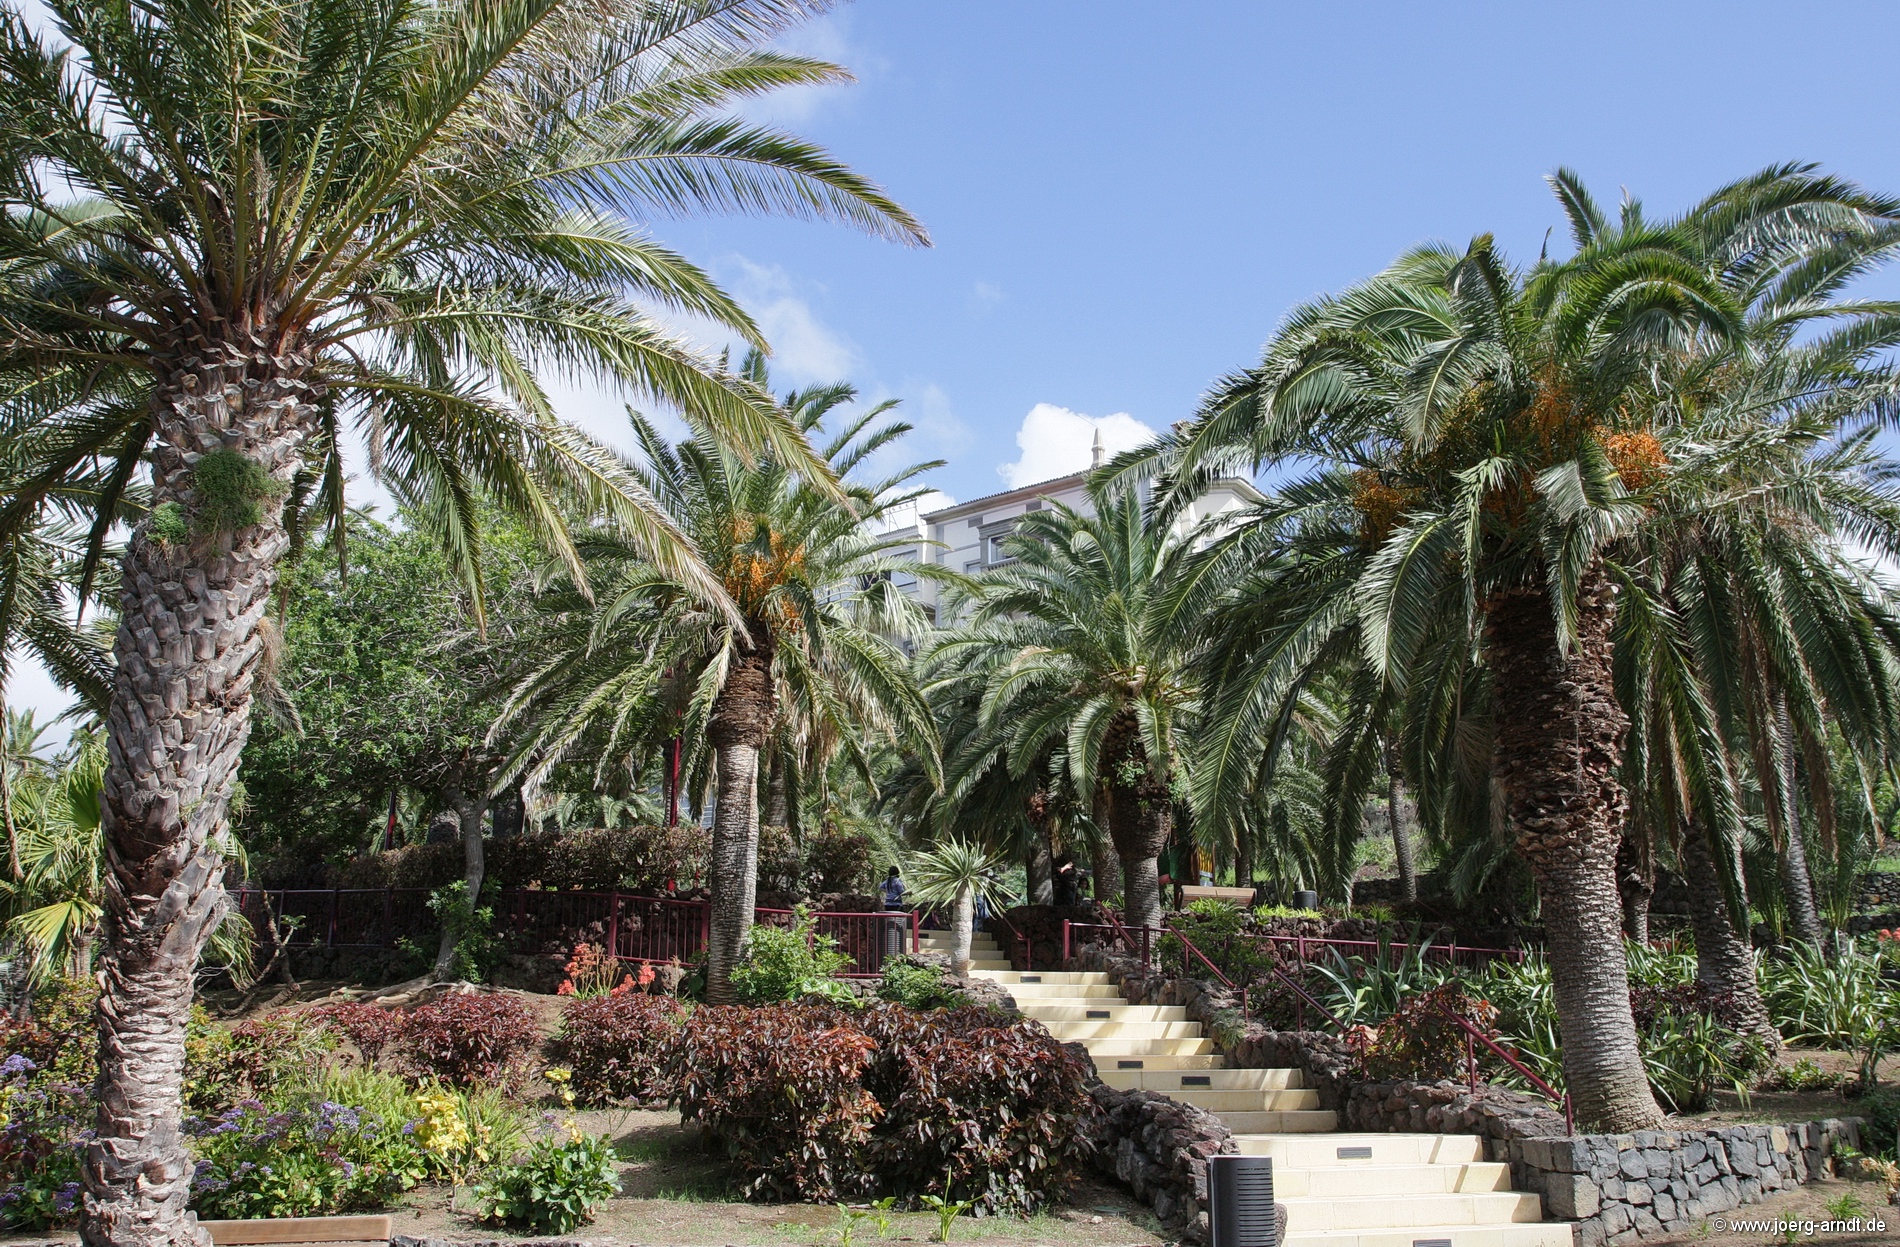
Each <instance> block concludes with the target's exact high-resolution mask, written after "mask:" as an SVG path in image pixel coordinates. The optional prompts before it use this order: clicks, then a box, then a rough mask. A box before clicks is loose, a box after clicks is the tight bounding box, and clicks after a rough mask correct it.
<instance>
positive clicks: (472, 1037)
mask: <svg viewBox="0 0 1900 1247" xmlns="http://www.w3.org/2000/svg"><path fill="white" fill-rule="evenodd" d="M540 1040H541V1033H540V1031H539V1030H538V1029H536V1027H535V1024H534V1015H533V1014H532V1013H530V1012H529V1011H528V1007H527V1006H526V1005H524V1004H522V1003H521V1002H520V1001H519V1000H516V999H514V998H513V997H511V996H444V997H442V999H440V1000H438V1001H436V1002H435V1003H434V1004H430V1005H424V1006H422V1007H421V1008H420V1009H415V1010H412V1011H411V1012H410V1014H409V1017H408V1020H407V1021H406V1022H405V1023H404V1024H403V1028H402V1038H401V1040H400V1042H399V1045H398V1046H399V1051H400V1052H401V1055H402V1059H403V1062H404V1063H405V1064H406V1065H408V1066H409V1068H410V1072H411V1073H413V1074H415V1075H416V1076H418V1077H424V1078H427V1077H434V1078H439V1079H441V1080H442V1081H443V1082H445V1083H449V1084H451V1085H453V1086H458V1087H471V1086H475V1085H477V1084H483V1083H486V1084H491V1085H492V1084H498V1083H503V1082H508V1081H510V1080H512V1079H513V1078H514V1077H515V1076H516V1075H517V1074H518V1073H519V1072H520V1065H521V1061H522V1058H523V1057H525V1056H526V1055H527V1054H528V1053H529V1052H530V1051H532V1050H533V1049H534V1047H535V1046H536V1045H537V1044H538V1043H539V1042H540Z"/></svg>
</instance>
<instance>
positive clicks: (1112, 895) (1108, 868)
mask: <svg viewBox="0 0 1900 1247" xmlns="http://www.w3.org/2000/svg"><path fill="white" fill-rule="evenodd" d="M1108 811H1109V800H1108V789H1107V788H1106V787H1097V789H1096V791H1095V803H1094V809H1093V810H1092V811H1091V812H1092V814H1093V816H1094V821H1095V840H1094V843H1093V844H1091V845H1090V846H1089V850H1090V859H1091V862H1092V865H1093V869H1094V871H1095V899H1096V900H1098V901H1100V902H1101V903H1102V904H1104V905H1120V904H1121V901H1122V862H1121V858H1119V857H1117V856H1116V854H1115V838H1114V836H1113V835H1111V834H1110V832H1109V815H1108Z"/></svg>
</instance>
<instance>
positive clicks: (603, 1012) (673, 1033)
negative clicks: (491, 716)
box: [553, 992, 686, 1108]
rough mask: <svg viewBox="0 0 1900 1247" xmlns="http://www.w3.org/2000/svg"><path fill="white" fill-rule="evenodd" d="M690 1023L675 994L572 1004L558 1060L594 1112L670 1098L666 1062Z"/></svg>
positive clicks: (564, 1014)
mask: <svg viewBox="0 0 1900 1247" xmlns="http://www.w3.org/2000/svg"><path fill="white" fill-rule="evenodd" d="M685 1022H686V1010H685V1007H684V1006H682V1005H681V1004H680V1002H679V1001H677V1000H675V999H673V998H672V997H671V996H651V995H647V994H646V993H644V992H628V993H626V994H625V995H621V996H595V997H591V998H587V999H576V1000H570V1001H568V1002H567V1005H566V1007H565V1008H564V1009H563V1010H562V1011H561V1033H560V1034H559V1035H558V1036H556V1038H555V1040H554V1044H553V1055H554V1059H555V1060H557V1061H559V1062H560V1063H561V1064H563V1065H565V1066H567V1068H568V1070H569V1072H570V1073H571V1074H572V1075H573V1079H572V1081H571V1082H570V1083H569V1084H568V1085H569V1086H571V1087H572V1088H573V1089H574V1096H575V1098H576V1099H577V1100H578V1101H579V1102H580V1103H581V1104H583V1105H585V1106H587V1107H589V1108H604V1107H606V1106H608V1105H611V1104H624V1103H629V1102H631V1103H649V1102H652V1101H656V1100H665V1099H667V1098H668V1097H669V1096H670V1094H671V1086H670V1084H668V1082H667V1081H666V1070H665V1066H666V1060H667V1056H668V1055H669V1053H670V1052H671V1051H672V1048H673V1046H674V1044H675V1043H676V1042H677V1040H678V1038H679V1033H680V1027H681V1026H683V1025H684V1024H685Z"/></svg>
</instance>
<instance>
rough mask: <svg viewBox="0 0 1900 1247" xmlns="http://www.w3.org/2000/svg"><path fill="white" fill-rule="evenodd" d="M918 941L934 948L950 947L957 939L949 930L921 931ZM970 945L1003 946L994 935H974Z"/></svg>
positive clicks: (979, 946) (977, 946) (980, 946)
mask: <svg viewBox="0 0 1900 1247" xmlns="http://www.w3.org/2000/svg"><path fill="white" fill-rule="evenodd" d="M917 942H918V943H919V944H929V945H930V946H932V947H933V948H935V947H942V948H949V947H950V946H951V945H952V944H955V943H956V939H955V938H954V937H952V936H951V934H950V933H949V932H948V931H919V932H918V933H917ZM970 947H971V948H1001V947H1002V945H1001V944H998V943H997V942H996V937H995V936H994V935H972V936H971V937H970Z"/></svg>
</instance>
